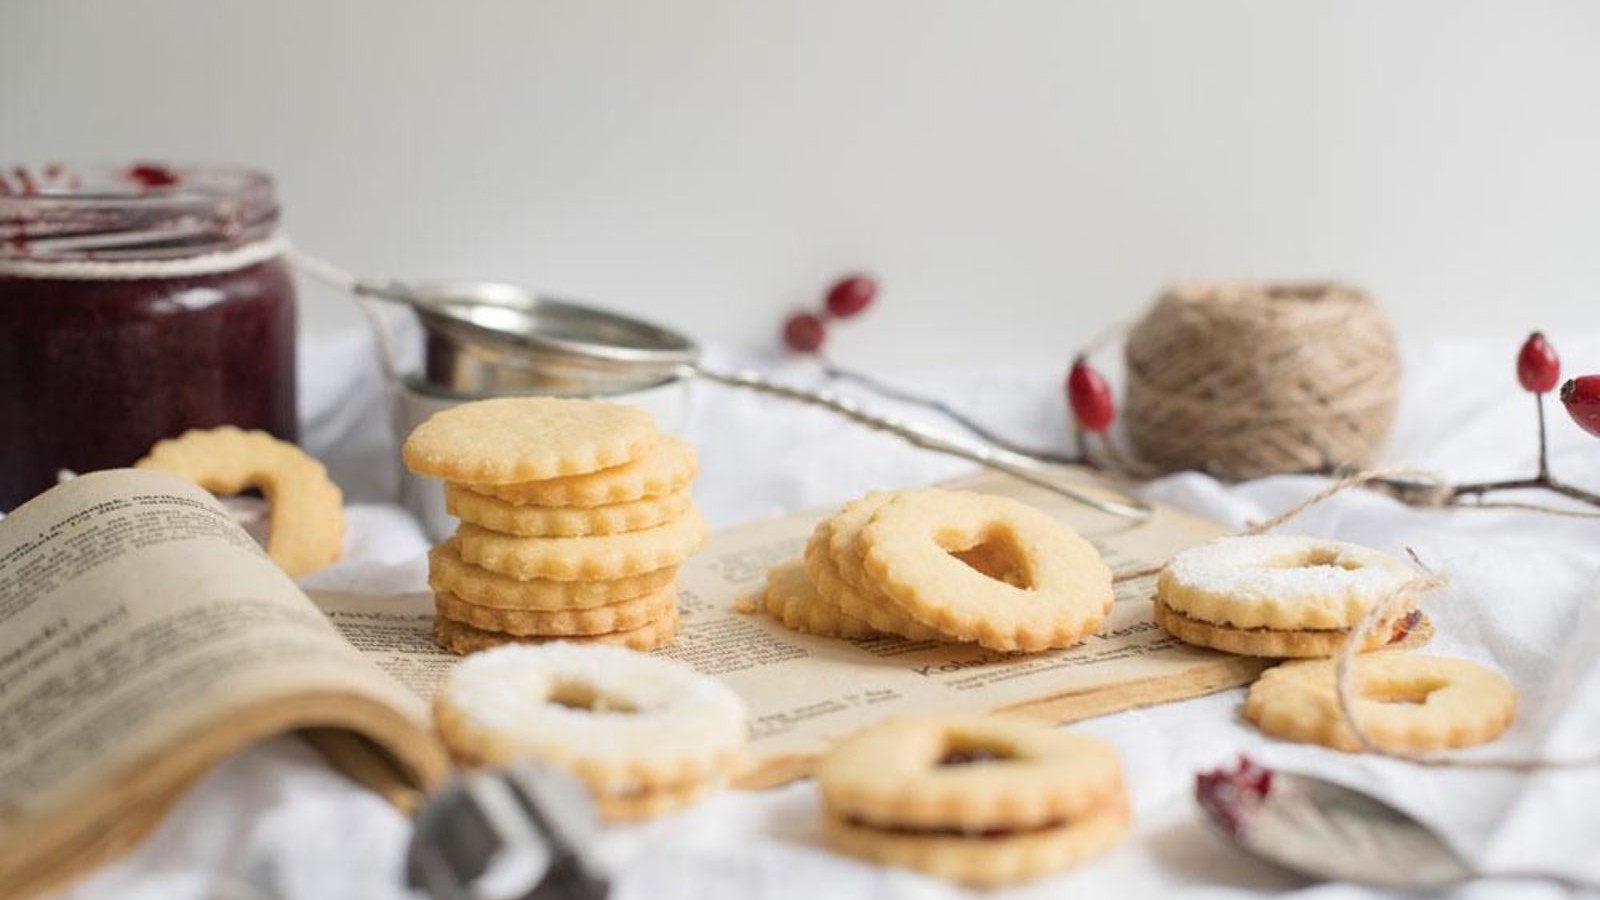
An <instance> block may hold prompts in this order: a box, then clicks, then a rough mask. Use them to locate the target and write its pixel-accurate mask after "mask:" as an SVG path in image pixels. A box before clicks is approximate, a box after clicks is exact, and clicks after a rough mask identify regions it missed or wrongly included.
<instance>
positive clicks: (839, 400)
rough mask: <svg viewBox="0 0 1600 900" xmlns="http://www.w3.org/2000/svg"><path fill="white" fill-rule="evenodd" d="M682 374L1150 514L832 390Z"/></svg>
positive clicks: (1109, 506)
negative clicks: (803, 407) (801, 405)
mask: <svg viewBox="0 0 1600 900" xmlns="http://www.w3.org/2000/svg"><path fill="white" fill-rule="evenodd" d="M679 374H681V375H683V376H684V377H699V378H704V379H706V380H707V381H713V382H716V383H717V384H725V385H728V386H730V387H738V388H746V389H748V390H752V391H757V392H759V393H763V394H769V395H771V396H774V397H782V398H784V399H786V400H793V401H795V402H797V403H805V404H808V405H811V406H820V407H822V408H823V409H827V410H831V411H832V412H835V413H837V414H839V415H841V416H844V417H845V418H846V419H849V420H850V421H852V422H855V423H856V424H858V425H865V426H866V427H868V428H871V429H873V430H874V431H882V432H886V433H888V434H892V435H895V436H896V437H899V438H901V439H902V440H904V441H906V442H908V443H910V444H912V445H913V446H916V447H921V448H922V449H924V450H932V451H934V452H935V453H944V454H946V455H949V456H955V457H959V458H961V459H965V460H969V461H971V462H975V463H977V464H978V465H981V466H986V467H988V468H990V469H994V470H995V471H997V472H1004V473H1006V474H1007V475H1010V476H1011V477H1013V478H1017V479H1020V480H1022V481H1026V482H1028V483H1029V484H1032V485H1037V486H1039V487H1041V488H1044V489H1045V490H1047V491H1050V492H1051V493H1054V494H1056V495H1058V496H1061V497H1065V498H1067V499H1068V500H1071V501H1073V502H1075V503H1081V504H1083V505H1084V506H1088V507H1091V508H1093V509H1097V510H1099V511H1101V512H1103V513H1108V514H1110V515H1113V516H1120V517H1121V518H1124V519H1132V520H1134V521H1136V522H1142V521H1144V520H1145V519H1148V518H1150V515H1151V512H1152V510H1151V508H1150V506H1149V504H1147V503H1145V502H1144V501H1142V500H1139V499H1138V498H1136V497H1130V496H1127V495H1126V494H1124V495H1122V497H1120V498H1119V499H1116V500H1102V499H1100V498H1098V497H1092V496H1090V495H1088V494H1086V493H1083V492H1082V491H1079V490H1077V489H1075V488H1073V487H1070V486H1068V485H1065V484H1062V483H1061V482H1060V481H1059V480H1057V479H1055V478H1051V477H1049V476H1048V475H1047V474H1046V473H1048V472H1050V469H1049V467H1047V466H1045V465H1044V464H1042V463H1039V462H1037V461H1036V460H1034V459H1032V458H1030V457H1026V456H1022V455H1020V454H1016V453H1010V452H1007V451H1005V450H1002V449H1000V448H998V447H987V446H984V445H982V444H975V443H971V442H968V441H964V440H960V439H958V438H952V437H949V436H947V435H943V434H939V433H938V432H935V431H930V430H928V429H927V428H924V427H922V426H921V425H917V424H915V423H912V422H907V421H905V420H903V419H899V418H896V417H893V416H885V415H880V414H878V413H873V412H868V411H867V410H866V409H864V408H862V407H861V405H860V404H858V403H856V402H855V401H854V400H851V399H850V398H848V397H841V396H839V395H838V394H835V393H833V392H831V391H813V390H810V389H807V388H799V387H794V386H792V385H787V384H783V383H781V382H777V381H773V380H771V379H769V378H767V377H766V376H765V375H762V374H761V373H759V372H754V371H749V370H741V371H738V372H719V371H717V370H715V369H708V368H706V367H704V366H701V365H694V366H684V367H682V368H681V370H680V373H679Z"/></svg>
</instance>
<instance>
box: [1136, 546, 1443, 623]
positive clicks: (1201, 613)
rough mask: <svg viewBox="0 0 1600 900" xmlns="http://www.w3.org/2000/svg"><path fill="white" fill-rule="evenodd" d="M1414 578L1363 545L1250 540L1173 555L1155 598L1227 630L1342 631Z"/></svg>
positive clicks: (1384, 555)
mask: <svg viewBox="0 0 1600 900" xmlns="http://www.w3.org/2000/svg"><path fill="white" fill-rule="evenodd" d="M1415 577H1416V573H1415V572H1414V571H1413V570H1412V569H1411V567H1410V566H1409V565H1407V564H1406V563H1405V562H1404V561H1402V560H1400V559H1396V558H1395V557H1393V556H1390V555H1389V554H1387V553H1384V552H1382V551H1380V550H1374V549H1372V548H1371V547H1363V546H1360V545H1358V544H1348V543H1343V542H1340V541H1330V540H1324V539H1321V538H1311V537H1301V536H1297V535H1279V534H1258V535H1245V536H1239V537H1225V538H1218V539H1217V540H1214V541H1210V542H1208V543H1205V544H1201V545H1200V546H1198V547H1191V548H1190V549H1188V550H1185V551H1183V552H1182V553H1179V554H1178V555H1176V556H1174V557H1173V558H1172V560H1171V561H1170V562H1168V563H1167V565H1166V567H1165V568H1164V569H1163V570H1162V572H1161V575H1160V578H1159V580H1158V581H1157V584H1156V596H1157V597H1158V598H1159V599H1160V601H1161V602H1162V603H1164V604H1166V606H1167V607H1168V608H1170V609H1172V610H1175V611H1177V612H1181V613H1183V614H1184V615H1186V616H1188V617H1189V618H1191V619H1198V620H1200V621H1203V622H1211V623H1214V624H1218V625H1228V626H1231V627H1233V628H1241V629H1243V628H1270V629H1272V630H1275V631H1309V630H1327V629H1349V628H1352V627H1354V626H1355V624H1356V623H1357V622H1359V621H1360V620H1361V617H1362V616H1364V615H1366V612H1367V610H1368V609H1370V608H1371V607H1372V605H1373V604H1374V603H1376V602H1378V601H1380V600H1383V599H1385V598H1387V597H1389V596H1390V595H1392V594H1393V593H1394V592H1395V591H1397V590H1400V589H1401V588H1402V587H1404V586H1405V585H1406V584H1407V583H1408V582H1410V581H1412V580H1413V579H1414V578H1415Z"/></svg>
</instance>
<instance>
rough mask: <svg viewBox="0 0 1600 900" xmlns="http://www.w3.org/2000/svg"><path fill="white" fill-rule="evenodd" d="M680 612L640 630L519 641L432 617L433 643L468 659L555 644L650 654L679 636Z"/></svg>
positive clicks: (518, 639)
mask: <svg viewBox="0 0 1600 900" xmlns="http://www.w3.org/2000/svg"><path fill="white" fill-rule="evenodd" d="M678 625H679V619H678V608H677V607H676V606H673V607H672V608H671V609H668V610H667V612H666V614H665V615H663V616H662V617H661V618H659V619H656V620H655V621H653V622H646V623H645V624H643V625H640V626H639V627H638V628H634V629H630V630H628V631H613V632H611V633H609V634H590V635H583V636H576V635H574V636H571V637H519V636H517V635H514V634H506V633H505V632H502V631H487V630H485V629H482V628H475V627H473V626H471V625H468V624H467V623H465V622H457V621H456V620H454V619H447V618H445V617H444V616H440V615H435V616H434V617H433V640H434V643H436V644H438V645H439V646H440V647H443V648H444V649H446V650H448V651H450V652H451V653H456V654H459V655H462V656H465V655H467V654H469V653H478V652H480V651H483V650H491V649H493V648H495V647H503V646H505V645H507V644H548V643H551V642H553V641H563V642H570V643H574V644H609V645H613V646H617V647H626V648H627V649H629V650H637V651H640V652H648V651H650V650H655V649H658V648H660V647H665V646H666V645H668V644H670V643H672V639H673V638H674V637H677V635H678Z"/></svg>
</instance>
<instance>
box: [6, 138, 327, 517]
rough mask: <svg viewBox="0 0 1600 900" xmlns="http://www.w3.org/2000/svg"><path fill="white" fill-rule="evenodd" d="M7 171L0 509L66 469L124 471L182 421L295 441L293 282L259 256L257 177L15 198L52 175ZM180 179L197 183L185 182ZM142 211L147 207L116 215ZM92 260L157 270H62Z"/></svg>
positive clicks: (269, 213) (174, 180) (263, 234)
mask: <svg viewBox="0 0 1600 900" xmlns="http://www.w3.org/2000/svg"><path fill="white" fill-rule="evenodd" d="M10 171H11V172H12V173H13V177H12V178H11V179H10V184H11V187H12V188H13V190H12V191H10V192H7V191H4V190H0V230H3V231H0V233H3V234H4V236H5V238H6V240H5V242H4V249H0V510H6V509H12V508H15V507H16V506H18V505H20V504H21V503H22V502H24V501H25V500H27V499H28V498H30V497H32V496H33V495H35V494H37V493H38V492H40V491H42V490H44V489H46V488H48V487H50V486H51V485H52V484H54V483H55V481H56V474H57V472H58V471H59V470H61V469H71V470H73V471H77V472H87V471H92V470H95V469H104V468H111V467H116V466H125V465H128V464H130V463H132V462H134V461H135V460H137V459H139V458H140V457H142V456H143V455H144V454H145V453H146V452H147V451H148V450H149V449H150V446H151V445H152V444H154V443H155V442H156V441H158V440H160V439H162V438H165V437H172V436H175V435H178V434H181V433H182V432H184V431H185V430H187V429H190V428H204V427H210V426H215V425H223V424H232V425H238V426H240V427H242V428H260V429H265V430H267V431H270V432H272V433H273V434H275V435H278V436H279V437H282V438H284V439H287V440H294V439H295V438H296V421H295V349H294V336H295V301H294V285H293V283H292V281H291V278H290V275H289V271H288V268H287V265H286V264H285V263H284V262H283V261H282V260H281V259H280V258H278V256H277V255H276V254H274V253H271V252H265V253H264V252H259V251H260V248H263V247H268V248H270V244H264V243H263V242H264V241H268V240H270V238H271V232H272V225H273V222H274V221H275V219H276V207H275V206H272V204H271V193H270V184H271V183H270V181H267V180H266V179H265V176H260V175H257V174H255V173H239V172H230V171H220V172H219V171H218V170H201V171H199V172H198V173H194V174H191V170H184V169H176V170H170V171H171V175H170V177H167V176H166V175H164V176H163V177H160V178H151V177H145V176H148V174H149V173H148V172H146V171H144V170H143V169H140V176H141V177H140V178H139V179H130V178H124V179H122V181H123V186H122V187H121V188H120V189H111V188H106V187H104V185H105V184H106V183H107V180H108V179H104V178H102V179H100V180H99V181H98V182H97V181H95V180H94V179H93V178H92V177H85V179H84V180H85V181H87V182H89V183H90V184H99V185H101V187H98V188H96V189H93V190H91V191H88V192H85V191H82V190H75V191H71V192H66V191H64V192H62V193H54V194H52V193H49V192H44V193H37V194H31V195H27V196H19V194H20V192H19V191H17V190H15V188H16V187H17V186H18V185H19V183H22V182H30V183H39V182H44V181H45V179H43V178H33V179H19V178H16V177H15V172H16V171H17V170H15V169H12V170H10ZM128 171H132V170H131V169H130V170H128ZM152 171H153V170H152ZM164 171H166V170H164ZM41 174H42V171H41ZM186 176H187V177H190V178H193V179H194V180H195V181H197V182H198V185H197V186H195V187H192V188H186V185H185V177H186ZM129 181H132V182H133V186H132V187H131V188H130V187H128V186H127V182H129ZM46 183H47V182H46ZM263 185H264V186H265V190H266V193H265V207H263V200H262V196H261V189H262V186H263ZM113 190H120V193H113V192H112V191H113ZM30 204H31V205H30ZM140 204H147V205H148V207H149V208H146V209H142V210H138V215H134V216H131V217H130V216H128V215H126V214H124V208H125V207H128V206H130V205H131V206H132V207H139V206H140ZM163 207H167V208H170V209H164V208H163ZM107 208H111V209H113V212H114V213H117V215H111V216H107V215H102V214H101V211H102V210H104V209H107ZM86 210H87V213H86V212H85V211H86ZM197 210H198V211H199V215H200V218H199V219H198V220H197V219H196V218H195V216H196V211H197ZM207 212H214V213H215V216H214V218H210V219H208V218H206V217H205V214H206V213H207ZM169 213H170V215H169ZM178 215H181V216H183V217H185V218H184V219H183V222H184V223H185V226H186V227H187V228H188V231H187V233H186V236H185V237H183V238H182V239H181V240H177V241H175V240H173V239H172V238H171V237H170V234H171V232H170V231H168V232H163V231H162V229H163V227H164V226H166V225H168V224H169V223H170V222H172V221H174V218H173V217H174V216H178ZM74 216H76V217H78V218H77V219H76V220H74V218H73V217H74ZM196 221H198V223H199V224H198V226H196V225H195V224H194V223H195V222H196ZM75 223H76V224H75ZM85 223H87V227H88V228H92V229H94V230H93V231H92V232H89V231H88V230H87V228H86V226H85ZM86 233H88V234H89V240H87V241H84V240H82V239H81V236H82V235H84V234H86ZM85 246H87V247H89V248H90V249H83V248H84V247H85ZM253 249H254V251H255V252H253ZM201 258H203V259H205V260H211V261H213V262H209V263H206V262H202V263H200V264H199V265H195V264H194V263H195V262H196V261H197V260H198V259H201ZM219 259H220V260H222V261H223V262H222V264H220V265H219V264H218V263H216V262H215V260H219ZM228 260H243V262H242V264H239V265H231V266H230V265H227V264H226V263H227V261H228ZM85 263H109V264H111V265H112V266H114V267H115V266H126V265H129V264H134V265H145V264H150V263H154V264H156V266H157V269H156V270H157V271H161V272H164V273H166V274H162V275H159V276H153V277H139V278H131V279H130V278H122V277H96V276H92V275H91V276H90V277H58V274H59V267H61V266H66V267H68V268H71V267H73V266H77V265H78V264H85ZM40 264H42V265H40ZM19 267H20V268H21V269H22V271H21V272H19V271H18V269H19ZM53 267H55V268H53ZM79 268H80V270H81V266H79ZM185 270H187V271H185ZM195 270H199V271H195ZM90 271H92V269H91V270H90ZM123 271H126V269H123ZM174 272H176V273H178V274H172V273H174ZM79 274H81V271H80V273H79Z"/></svg>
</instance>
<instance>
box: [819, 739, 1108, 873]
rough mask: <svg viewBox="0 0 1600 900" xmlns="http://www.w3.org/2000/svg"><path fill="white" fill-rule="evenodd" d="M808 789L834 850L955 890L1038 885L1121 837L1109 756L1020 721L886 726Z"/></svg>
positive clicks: (854, 745) (853, 742) (1091, 744)
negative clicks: (949, 883)
mask: <svg viewBox="0 0 1600 900" xmlns="http://www.w3.org/2000/svg"><path fill="white" fill-rule="evenodd" d="M816 778H817V786H818V788H819V789H820V790H821V792H822V804H823V818H822V826H823V835H824V837H825V838H826V839H827V841H828V843H829V844H830V845H831V846H833V847H834V848H835V849H837V850H840V851H841V852H844V853H848V854H851V855H854V856H859V857H862V858H864V859H868V860H872V861H874V862H879V863H884V864H886V865H893V866H902V867H905V868H909V869H915V870H917V871H920V872H925V873H927V874H930V875H936V876H939V877H941V878H948V879H951V880H955V881H961V882H965V883H967V884H974V885H982V886H994V885H1000V884H1009V883H1013V882H1017V881H1023V880H1026V879H1030V878H1035V877H1038V876H1040V875H1043V874H1046V873H1048V872H1051V871H1054V870H1057V869H1061V868H1064V867H1066V866H1069V865H1072V864H1074V863H1077V862H1080V861H1082V860H1084V859H1087V858H1088V857H1090V856H1094V855H1097V854H1099V853H1102V852H1104V851H1106V850H1107V849H1109V848H1110V847H1112V846H1113V845H1114V844H1116V842H1117V841H1118V840H1120V839H1121V838H1122V836H1123V835H1124V834H1125V833H1126V832H1127V829H1128V819H1129V817H1128V799H1127V791H1126V789H1125V788H1124V787H1123V781H1122V766H1121V763H1120V761H1119V760H1118V759H1117V754H1116V751H1115V750H1113V749H1112V748H1111V747H1110V745H1108V744H1106V743H1104V742H1103V741H1100V740H1097V739H1095V738H1090V737H1085V736H1080V735H1073V734H1069V733H1066V732H1061V731H1056V730H1054V729H1052V728H1050V727H1049V726H1047V725H1045V724H1043V723H1041V722H1037V721H1032V720H1028V719H1020V718H1008V717H1004V716H919V717H913V718H904V719H894V720H890V721H888V722H884V723H882V724H879V725H876V726H873V727H871V728H868V729H866V730H865V731H862V732H860V733H858V734H856V735H855V736H853V737H851V738H849V739H847V740H846V741H844V742H843V743H842V744H840V745H839V746H838V747H837V748H835V749H834V750H833V751H832V752H831V753H829V754H828V756H827V758H826V759H824V760H823V762H822V765H821V766H820V767H819V768H818V769H817V773H816Z"/></svg>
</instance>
